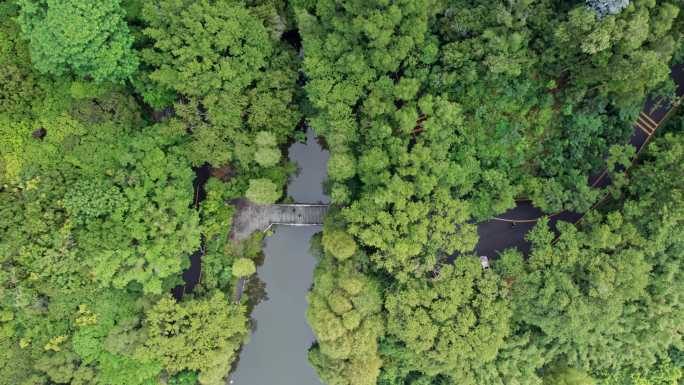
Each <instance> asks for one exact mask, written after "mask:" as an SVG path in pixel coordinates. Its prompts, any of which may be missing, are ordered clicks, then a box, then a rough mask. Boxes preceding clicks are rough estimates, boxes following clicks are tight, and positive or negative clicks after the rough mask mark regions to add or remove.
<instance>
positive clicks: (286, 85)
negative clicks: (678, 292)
mask: <svg viewBox="0 0 684 385" xmlns="http://www.w3.org/2000/svg"><path fill="white" fill-rule="evenodd" d="M255 13H258V12H254V13H253V12H252V11H251V9H250V8H248V7H247V6H246V5H245V4H244V3H242V2H238V1H221V2H216V1H209V0H201V1H191V0H183V1H176V0H154V1H151V2H146V3H145V5H144V8H143V19H144V20H145V21H146V22H147V25H148V27H147V28H146V29H145V30H144V33H145V35H146V36H147V37H149V38H150V39H151V40H152V42H153V45H152V46H151V47H147V48H145V49H143V50H142V54H141V55H142V58H143V61H144V62H145V63H146V64H147V65H149V66H150V67H151V68H153V70H152V72H151V73H150V74H149V78H150V79H151V80H152V81H154V82H156V83H157V84H158V85H159V86H161V87H162V88H165V89H169V90H174V91H175V92H177V93H179V94H180V95H182V96H183V99H182V100H181V102H179V103H177V104H176V106H175V107H176V108H175V110H176V112H177V114H178V115H179V116H180V118H181V119H182V120H183V122H184V123H185V124H186V125H187V126H188V128H189V130H190V131H191V132H192V141H191V143H189V145H188V146H187V151H188V154H189V156H190V158H191V159H192V161H193V163H195V164H197V165H199V164H203V163H205V162H209V163H211V164H212V165H214V166H216V167H220V166H223V165H225V164H226V163H229V162H230V163H231V164H233V165H234V166H236V167H241V168H245V169H248V168H249V165H250V163H252V162H253V161H254V160H255V150H254V148H253V145H254V142H255V139H256V138H255V136H256V135H257V134H258V133H259V132H266V133H270V134H272V135H273V137H274V138H275V139H276V141H277V143H284V142H285V141H286V140H287V138H288V136H289V135H291V134H292V132H293V131H294V129H295V126H296V124H297V122H298V120H299V113H298V112H297V110H296V107H295V103H294V89H295V83H296V80H297V76H296V69H295V65H294V64H295V63H296V59H295V55H294V53H293V52H291V51H289V50H288V49H286V47H285V46H283V45H282V44H281V43H279V42H277V41H274V40H273V39H272V37H271V36H270V35H269V33H268V30H267V28H266V27H265V25H264V22H263V20H261V19H260V18H259V17H258V16H256V15H255ZM262 147H263V146H262ZM266 147H268V148H269V149H268V150H264V149H262V150H261V151H260V152H259V155H258V158H257V162H258V163H259V164H260V165H262V166H265V167H270V166H273V165H275V164H276V163H277V159H276V157H275V155H276V154H275V151H274V147H275V143H273V144H272V145H269V146H266Z"/></svg>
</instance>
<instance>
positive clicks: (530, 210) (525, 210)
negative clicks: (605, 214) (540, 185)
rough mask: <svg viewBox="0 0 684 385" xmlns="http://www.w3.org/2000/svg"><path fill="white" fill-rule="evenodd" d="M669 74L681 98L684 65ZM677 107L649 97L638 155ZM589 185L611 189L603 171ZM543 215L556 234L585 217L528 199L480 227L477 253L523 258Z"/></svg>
mask: <svg viewBox="0 0 684 385" xmlns="http://www.w3.org/2000/svg"><path fill="white" fill-rule="evenodd" d="M670 75H671V77H672V79H673V80H674V82H675V84H676V85H677V90H676V94H677V96H678V97H681V96H682V95H684V64H678V65H676V66H674V67H672V69H671V73H670ZM675 107H676V106H674V105H670V104H666V105H660V104H659V103H658V101H657V100H656V99H651V98H648V99H647V100H646V103H645V104H644V108H643V110H642V112H641V113H640V115H639V118H638V120H637V122H636V123H635V124H634V132H633V133H632V136H631V138H630V140H629V143H630V144H631V145H632V146H634V147H635V148H636V150H637V154H639V153H640V152H641V151H642V150H643V149H644V148H645V147H646V145H647V144H648V142H649V140H650V139H651V137H652V136H653V135H654V134H655V132H656V130H657V128H658V127H659V126H660V123H662V122H663V120H665V118H666V117H667V115H668V114H669V113H670V111H672V110H673V109H674V108H675ZM635 160H636V158H635ZM589 183H590V184H591V186H592V187H596V188H603V187H606V186H608V185H609V184H610V183H611V181H610V178H609V177H608V175H607V174H606V172H605V170H604V171H603V172H601V173H598V174H597V175H593V176H591V177H590V178H589ZM606 198H607V194H606V195H604V196H603V198H601V199H600V200H599V201H598V202H597V203H596V204H595V205H594V207H596V206H598V205H599V204H600V203H602V202H603V201H604V200H605V199H606ZM544 216H548V217H549V227H550V228H551V229H552V230H553V231H554V232H556V231H557V229H556V224H557V223H558V221H564V222H570V223H577V222H578V221H579V220H581V219H582V217H583V216H584V214H583V213H575V212H570V211H562V212H559V213H552V214H546V213H544V212H543V211H541V210H540V209H538V208H537V207H534V206H533V205H532V203H531V202H530V201H529V200H521V201H518V205H517V206H516V207H514V208H512V209H510V210H508V211H507V212H505V213H503V214H501V215H499V216H497V217H495V218H493V219H491V220H489V221H486V222H482V223H480V224H478V226H477V234H478V236H479V238H480V240H479V242H478V244H477V246H476V247H475V250H476V252H477V254H478V255H486V256H488V257H490V258H495V257H497V256H498V255H499V253H500V252H502V251H504V250H505V249H507V248H510V247H516V248H517V249H518V250H520V251H521V252H522V253H523V254H524V255H528V254H529V251H530V243H529V242H527V241H526V240H525V236H526V235H527V232H528V231H530V230H531V229H532V228H533V227H534V225H535V224H536V223H537V221H538V220H539V219H540V218H542V217H544Z"/></svg>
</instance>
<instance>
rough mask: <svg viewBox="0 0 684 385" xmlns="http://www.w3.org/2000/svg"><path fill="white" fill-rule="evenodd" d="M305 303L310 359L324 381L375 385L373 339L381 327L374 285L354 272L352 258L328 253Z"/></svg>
mask: <svg viewBox="0 0 684 385" xmlns="http://www.w3.org/2000/svg"><path fill="white" fill-rule="evenodd" d="M307 301H308V303H309V307H308V308H307V313H306V314H307V319H308V321H309V325H311V328H312V330H313V332H314V334H315V335H316V338H317V340H318V344H317V345H315V346H314V347H313V348H312V349H311V350H310V351H309V361H310V362H311V364H312V365H313V366H314V368H316V371H317V372H318V374H319V376H320V377H321V379H322V380H323V382H325V383H327V384H331V385H372V384H375V383H376V382H375V381H376V378H377V376H378V373H379V370H380V365H381V360H380V356H379V354H378V344H377V339H378V338H379V337H380V336H381V335H382V334H383V328H384V325H383V318H382V316H381V314H380V311H381V308H382V298H381V296H380V291H379V287H378V284H377V282H375V281H374V280H373V279H372V278H370V277H368V276H365V275H363V274H361V273H359V272H357V271H356V268H355V264H354V262H352V261H351V260H346V261H343V262H341V261H338V260H337V259H335V258H333V257H332V255H330V254H327V253H326V254H325V255H324V256H323V258H322V259H321V260H320V262H319V264H318V266H317V267H316V271H315V272H314V284H313V288H312V289H311V291H310V292H309V294H308V296H307Z"/></svg>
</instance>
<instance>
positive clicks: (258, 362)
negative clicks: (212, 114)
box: [231, 131, 329, 385]
mask: <svg viewBox="0 0 684 385" xmlns="http://www.w3.org/2000/svg"><path fill="white" fill-rule="evenodd" d="M290 159H292V160H294V161H296V162H297V163H298V164H299V165H300V167H301V172H300V174H299V175H298V176H297V177H296V178H294V179H293V180H292V181H291V182H290V184H289V185H288V194H289V195H290V196H292V197H293V198H294V199H295V200H296V201H297V202H302V203H316V202H329V200H328V198H327V197H326V196H325V195H323V191H322V187H321V183H322V182H323V180H324V179H325V176H326V165H327V160H328V152H327V151H324V150H322V149H321V148H320V146H318V144H317V143H316V141H315V139H314V137H313V133H312V132H311V131H309V132H308V133H307V144H306V145H304V144H301V143H296V144H294V145H292V147H291V148H290ZM320 230H321V228H320V227H319V226H315V227H289V226H277V227H276V228H275V235H273V236H271V237H269V238H267V239H266V247H265V248H264V254H265V255H266V259H265V261H264V264H263V265H262V266H261V267H259V269H258V271H257V273H258V274H259V278H260V279H261V280H262V281H263V282H264V283H265V284H266V292H267V293H268V300H266V301H264V302H262V303H260V304H259V305H257V306H256V308H255V309H254V312H253V313H252V318H254V319H255V320H256V325H257V327H256V331H255V332H254V333H253V334H252V339H251V341H250V342H249V343H248V344H247V345H246V346H245V347H244V349H243V350H242V353H241V355H240V361H239V363H238V366H237V369H236V370H235V373H234V374H233V375H232V376H231V380H232V383H233V384H234V385H320V384H321V382H320V380H319V379H318V376H317V375H316V372H315V371H314V369H313V368H312V367H311V365H309V361H308V360H307V351H308V349H309V347H310V346H311V343H312V342H313V341H314V336H313V333H312V332H311V329H310V328H309V325H308V324H307V322H306V293H307V291H308V290H309V287H310V286H311V282H312V278H313V277H312V275H313V270H314V267H315V266H316V260H315V259H314V258H313V257H312V256H311V255H310V254H309V240H310V238H311V236H312V235H313V234H315V233H316V232H318V231H320Z"/></svg>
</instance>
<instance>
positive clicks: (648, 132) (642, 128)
mask: <svg viewBox="0 0 684 385" xmlns="http://www.w3.org/2000/svg"><path fill="white" fill-rule="evenodd" d="M634 125H635V126H637V127H639V128H640V129H641V131H643V132H644V133H645V134H646V135H648V136H651V132H650V131H649V130H647V129H646V128H644V127H643V126H642V125H641V123H640V122H638V121H637V122H636V123H635V124H634Z"/></svg>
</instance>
